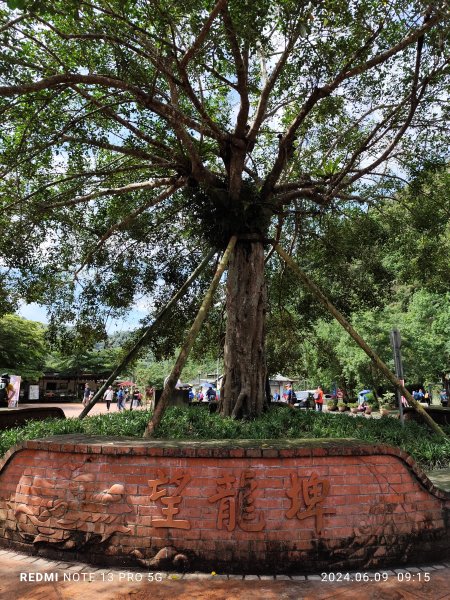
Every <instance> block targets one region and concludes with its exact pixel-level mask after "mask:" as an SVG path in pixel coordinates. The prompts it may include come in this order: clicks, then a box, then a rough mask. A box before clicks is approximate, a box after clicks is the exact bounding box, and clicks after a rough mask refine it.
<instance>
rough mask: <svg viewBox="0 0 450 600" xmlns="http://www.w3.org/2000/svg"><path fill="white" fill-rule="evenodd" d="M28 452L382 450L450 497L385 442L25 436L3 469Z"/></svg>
mask: <svg viewBox="0 0 450 600" xmlns="http://www.w3.org/2000/svg"><path fill="white" fill-rule="evenodd" d="M24 450H37V451H49V452H63V453H76V454H97V455H99V454H100V455H116V456H121V455H122V456H123V455H126V456H141V457H142V456H162V457H172V458H253V459H257V458H271V459H274V458H313V457H326V456H342V457H344V456H373V455H380V454H381V455H383V454H384V455H391V456H395V457H397V458H399V459H400V460H402V461H403V462H405V463H406V465H407V468H408V469H409V470H410V471H412V472H413V473H414V475H415V476H416V477H417V479H418V480H419V481H420V483H421V484H422V485H423V486H424V487H425V488H426V489H427V490H428V491H429V492H431V493H432V494H433V495H435V496H437V497H438V498H441V499H444V500H450V492H446V491H444V490H442V489H440V488H437V487H436V486H435V485H434V484H433V483H432V482H431V481H430V480H429V479H428V477H427V475H426V473H425V472H424V471H423V470H422V469H421V468H420V467H419V466H418V465H417V463H416V462H415V460H414V459H413V458H412V457H411V456H410V455H409V454H407V453H406V452H404V451H403V450H401V449H400V448H396V447H394V446H389V445H386V444H379V443H372V442H362V441H361V440H358V439H355V438H334V439H330V438H314V439H303V438H302V439H260V440H248V439H239V440H234V439H231V440H230V439H222V440H165V439H164V440H163V439H153V440H149V439H143V438H137V437H119V436H118V437H111V436H92V435H86V434H70V435H54V436H50V437H47V438H41V439H36V440H27V441H24V442H22V443H21V444H18V445H16V446H14V447H12V448H10V449H9V450H8V452H7V453H6V454H5V455H4V457H3V458H2V459H0V473H1V472H2V470H3V469H4V468H5V467H6V465H7V463H8V462H9V461H10V460H11V459H12V458H13V456H14V455H15V454H17V453H19V452H22V451H24Z"/></svg>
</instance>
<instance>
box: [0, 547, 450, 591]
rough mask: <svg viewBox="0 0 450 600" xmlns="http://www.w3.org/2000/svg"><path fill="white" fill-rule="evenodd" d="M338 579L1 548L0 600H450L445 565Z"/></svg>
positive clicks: (448, 573) (449, 578)
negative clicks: (137, 565) (111, 561)
mask: <svg viewBox="0 0 450 600" xmlns="http://www.w3.org/2000/svg"><path fill="white" fill-rule="evenodd" d="M341 576H342V577H344V574H342V575H341ZM338 577H339V575H338V574H334V577H333V574H328V579H329V580H328V581H324V580H323V579H324V577H323V576H321V575H320V574H316V575H307V576H304V575H302V576H295V575H294V576H287V575H281V576H280V575H277V576H271V575H264V576H257V575H245V576H242V575H223V574H216V575H212V574H211V575H208V574H200V573H197V574H196V573H192V574H185V575H183V574H181V573H179V574H176V573H172V574H170V573H161V572H159V573H152V574H150V573H148V572H140V571H130V570H119V569H96V568H95V567H90V566H88V565H85V564H81V563H78V564H74V563H62V562H56V561H50V560H46V559H43V558H38V557H35V556H28V555H25V554H21V553H17V552H12V551H11V552H9V551H7V550H0V598H1V599H2V600H78V599H80V598H81V599H82V600H167V599H168V598H170V599H171V600H206V599H208V600H235V599H236V600H237V599H241V598H242V599H243V598H247V597H248V596H253V598H254V599H255V600H331V599H333V600H346V599H350V598H351V599H352V600H444V599H445V600H450V563H442V564H434V565H427V566H420V567H406V568H403V569H390V570H388V569H385V570H382V571H381V570H380V571H379V572H378V574H377V573H376V572H374V571H373V572H367V573H362V572H358V573H349V574H348V578H349V579H350V581H340V582H337V581H330V579H336V578H338ZM364 579H369V580H368V581H364ZM376 579H381V581H375V580H376Z"/></svg>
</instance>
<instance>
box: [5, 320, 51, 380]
mask: <svg viewBox="0 0 450 600" xmlns="http://www.w3.org/2000/svg"><path fill="white" fill-rule="evenodd" d="M48 352H49V349H48V345H47V343H46V340H45V328H44V326H43V325H42V324H41V323H36V322H35V321H28V320H27V319H22V318H21V317H18V316H17V315H4V316H3V317H2V318H1V319H0V371H2V372H3V371H8V372H9V373H10V374H13V375H21V376H22V378H24V379H25V378H27V379H37V378H38V377H40V376H41V375H42V374H43V369H44V365H45V360H46V358H47V355H48Z"/></svg>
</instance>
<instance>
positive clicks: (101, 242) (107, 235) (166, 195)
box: [74, 177, 186, 279]
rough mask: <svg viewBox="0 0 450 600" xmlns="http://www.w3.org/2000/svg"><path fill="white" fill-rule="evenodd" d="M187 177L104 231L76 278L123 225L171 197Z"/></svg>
mask: <svg viewBox="0 0 450 600" xmlns="http://www.w3.org/2000/svg"><path fill="white" fill-rule="evenodd" d="M185 182H186V179H185V178H184V177H183V178H180V179H179V180H178V181H177V183H176V184H174V185H172V186H171V187H170V188H169V189H168V190H166V191H165V192H163V193H162V194H160V195H159V196H157V197H156V198H151V200H149V201H148V202H145V203H144V204H142V205H141V206H140V207H139V208H137V209H136V210H135V211H133V212H131V213H129V214H128V215H127V216H126V217H125V219H123V220H122V221H120V223H116V224H115V225H113V226H112V227H110V228H109V229H108V231H107V232H106V233H104V234H103V235H102V237H101V238H100V240H99V241H98V242H97V244H96V245H95V248H93V249H92V250H91V251H90V252H89V253H88V254H87V256H85V258H84V259H83V262H82V264H81V265H80V267H79V268H78V269H77V271H76V272H75V274H74V278H75V279H77V277H78V274H79V273H80V272H81V271H82V270H83V269H84V267H85V266H86V265H87V263H88V262H89V260H90V259H91V258H92V256H93V255H94V253H95V252H97V250H99V249H100V248H101V247H102V246H103V245H104V244H105V242H106V241H107V240H109V238H110V237H111V236H112V235H113V234H114V233H115V232H116V231H118V230H119V229H122V228H123V227H125V226H126V225H128V223H131V222H132V221H133V220H134V219H135V218H136V217H138V216H139V215H140V214H142V213H143V212H144V211H145V210H147V209H148V208H151V207H152V206H155V205H156V204H159V203H160V202H162V201H163V200H166V199H167V198H170V196H171V195H172V194H173V193H174V192H175V191H176V190H177V189H179V188H181V187H183V185H184V184H185Z"/></svg>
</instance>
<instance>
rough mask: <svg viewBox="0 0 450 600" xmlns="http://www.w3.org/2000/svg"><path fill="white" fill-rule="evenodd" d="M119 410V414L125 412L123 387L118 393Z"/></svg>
mask: <svg viewBox="0 0 450 600" xmlns="http://www.w3.org/2000/svg"><path fill="white" fill-rule="evenodd" d="M117 409H118V411H119V412H121V411H122V410H125V391H124V389H123V387H122V386H120V388H119V390H118V392H117Z"/></svg>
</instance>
